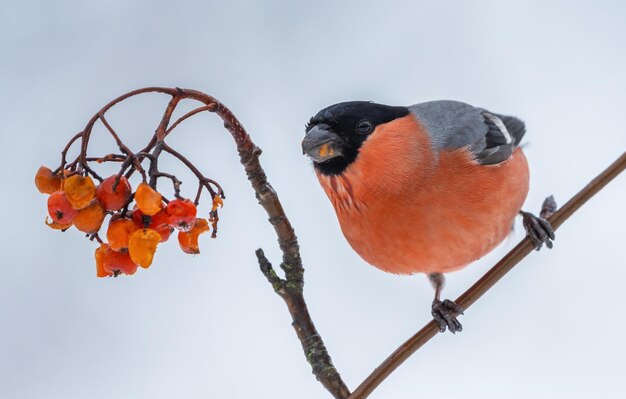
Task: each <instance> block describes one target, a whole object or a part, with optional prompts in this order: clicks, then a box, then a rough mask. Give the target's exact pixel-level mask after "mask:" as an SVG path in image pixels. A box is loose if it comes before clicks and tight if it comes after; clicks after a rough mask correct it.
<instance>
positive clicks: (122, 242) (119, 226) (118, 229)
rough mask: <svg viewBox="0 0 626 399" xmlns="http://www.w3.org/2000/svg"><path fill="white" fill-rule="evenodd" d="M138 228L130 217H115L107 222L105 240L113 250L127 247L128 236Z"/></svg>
mask: <svg viewBox="0 0 626 399" xmlns="http://www.w3.org/2000/svg"><path fill="white" fill-rule="evenodd" d="M137 229H139V227H137V225H135V222H133V221H132V220H131V219H117V220H114V221H112V222H111V223H109V228H108V229H107V241H108V242H109V245H110V246H111V249H112V250H114V251H121V250H124V249H127V248H128V238H129V237H130V235H131V234H132V233H134V232H135V230H137Z"/></svg>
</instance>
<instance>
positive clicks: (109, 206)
mask: <svg viewBox="0 0 626 399" xmlns="http://www.w3.org/2000/svg"><path fill="white" fill-rule="evenodd" d="M116 180H117V175H113V176H109V177H107V178H106V179H104V180H103V181H102V183H100V185H98V187H97V188H96V198H97V199H98V201H100V203H101V204H102V206H103V207H104V208H105V209H106V210H107V211H119V210H120V209H122V208H123V207H124V205H126V202H128V199H129V198H130V195H131V193H132V190H131V188H130V183H129V182H128V179H126V177H124V176H121V177H120V180H119V183H118V184H117V187H115V190H113V186H115V181H116Z"/></svg>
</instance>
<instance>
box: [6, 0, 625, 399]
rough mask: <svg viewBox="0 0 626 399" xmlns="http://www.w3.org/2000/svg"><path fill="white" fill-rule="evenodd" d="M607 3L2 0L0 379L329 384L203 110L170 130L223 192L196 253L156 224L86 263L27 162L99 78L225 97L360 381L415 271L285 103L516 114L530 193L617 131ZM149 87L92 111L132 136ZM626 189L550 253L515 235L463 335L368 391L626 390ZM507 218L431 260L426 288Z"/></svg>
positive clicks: (98, 88)
mask: <svg viewBox="0 0 626 399" xmlns="http://www.w3.org/2000/svg"><path fill="white" fill-rule="evenodd" d="M131 3H132V4H131ZM432 3H438V4H436V5H435V4H432ZM625 19H626V9H625V7H624V6H623V3H622V2H618V1H613V2H579V1H555V2H545V1H524V2H521V1H520V2H504V1H481V2H476V1H474V2H462V1H452V2H411V1H407V2H395V3H394V2H390V1H385V2H380V3H375V2H368V1H353V2H349V3H348V2H341V3H339V2H334V1H311V2H307V3H301V2H293V1H271V2H252V1H251V2H235V1H229V2H225V1H222V2H205V1H197V2H166V1H158V2H156V1H154V2H150V1H135V2H129V1H101V2H100V1H98V2H96V1H92V2H79V1H75V2H70V1H15V2H11V1H7V0H4V1H3V2H2V5H1V6H0V52H1V55H0V88H1V94H0V110H2V111H1V113H2V125H1V127H0V129H1V136H0V140H1V146H2V149H3V151H2V155H1V157H0V159H1V160H0V162H1V169H2V172H3V176H4V177H3V179H4V181H3V183H2V187H3V188H2V196H1V199H0V209H2V218H3V223H2V226H3V227H2V229H1V232H0V234H1V244H0V245H1V247H0V248H1V254H2V256H1V258H0V259H1V261H0V268H1V270H0V272H1V277H0V397H2V398H10V399H13V398H250V397H272V398H294V397H298V398H324V397H329V396H328V394H327V393H326V392H325V391H324V390H323V388H322V387H321V385H320V384H319V383H317V382H316V381H315V379H314V377H313V376H312V375H311V373H310V370H309V365H308V364H307V363H306V362H305V360H304V357H303V354H302V352H301V349H300V343H299V342H298V341H297V340H296V338H295V336H294V333H293V331H292V328H291V326H290V325H289V324H290V320H289V316H288V313H287V312H286V310H285V306H284V304H283V303H282V302H281V300H280V299H279V298H278V297H277V296H276V295H275V294H274V293H273V292H272V290H271V288H270V287H269V285H268V284H267V282H266V281H265V279H264V278H263V277H262V275H261V274H260V273H259V271H258V270H257V265H256V262H255V258H254V250H255V249H256V248H258V247H263V248H265V250H266V251H267V253H268V255H269V256H270V258H271V259H272V260H273V261H274V262H276V263H277V262H278V259H279V252H278V250H277V248H276V242H275V238H274V235H273V233H272V231H271V228H270V226H269V224H268V223H266V216H265V215H264V213H263V211H262V209H261V208H259V207H258V205H257V204H256V201H255V199H254V197H253V195H252V191H251V189H250V187H249V186H248V182H247V181H246V180H245V178H244V175H243V173H242V168H241V167H240V165H239V164H238V161H237V157H236V153H235V151H234V147H233V145H232V142H231V139H230V137H228V135H227V134H226V133H225V132H224V131H222V130H220V129H219V123H218V122H217V121H216V120H215V119H211V118H210V117H209V116H205V115H203V116H201V117H199V118H198V119H197V120H196V121H194V122H190V123H189V124H187V125H185V127H184V129H182V130H181V131H180V132H178V133H177V134H176V137H173V138H172V145H175V146H176V147H177V148H179V149H180V150H181V151H182V152H184V153H185V154H188V155H189V157H190V158H191V159H193V160H194V161H196V162H197V163H198V165H199V166H200V167H201V168H202V169H203V170H205V171H206V173H207V175H210V176H212V177H214V178H216V179H218V180H219V181H220V182H222V183H223V185H224V187H225V189H226V190H227V194H228V199H227V201H226V207H225V208H224V211H223V212H222V224H221V234H220V237H219V239H218V240H209V239H208V238H206V237H203V241H202V242H201V245H202V248H203V253H202V254H201V255H199V256H196V257H191V256H184V255H183V254H181V253H180V251H179V250H178V248H177V244H176V241H175V240H174V241H172V242H169V243H167V244H166V245H164V246H162V247H161V248H160V249H159V252H158V254H157V257H156V261H155V263H154V265H153V266H152V268H151V269H149V270H148V271H144V270H141V271H140V272H139V273H137V274H136V275H135V276H133V277H130V278H118V279H97V278H96V277H95V271H94V266H93V258H92V256H93V250H94V248H95V245H94V244H93V243H90V242H88V241H87V240H85V239H84V238H83V237H81V235H80V234H79V233H77V232H76V231H70V232H68V233H65V234H61V233H58V232H54V231H51V230H49V229H48V228H46V227H45V226H44V225H43V219H44V216H45V213H46V212H45V197H44V196H42V195H40V194H39V193H37V192H36V190H35V188H34V186H33V183H32V181H33V176H34V173H35V171H36V169H37V168H38V167H39V165H40V164H42V163H43V164H47V165H51V166H56V165H57V164H58V160H59V158H58V154H59V152H60V150H61V148H62V146H63V145H64V143H65V142H66V141H67V140H68V139H69V137H70V136H71V135H73V134H74V133H75V132H77V131H79V130H80V129H81V128H82V126H84V124H85V123H86V121H87V120H88V118H89V117H90V116H91V115H92V114H93V113H94V112H96V111H97V109H98V108H99V107H100V106H102V105H103V104H105V103H106V102H108V101H109V100H110V99H112V98H114V97H115V96H117V95H119V94H121V93H123V92H126V91H129V90H131V89H135V88H139V87H142V86H147V85H166V86H182V87H190V88H195V89H199V90H202V91H205V92H207V93H210V94H212V95H214V96H216V97H217V98H219V99H221V100H222V101H223V102H224V103H226V104H227V105H229V106H230V107H231V108H232V110H233V111H234V112H235V113H236V114H237V116H238V117H239V118H240V119H241V121H242V122H243V123H244V125H245V126H246V127H247V129H248V130H249V131H250V132H251V133H252V135H253V137H254V139H255V141H256V142H257V143H258V144H259V145H260V146H261V147H262V148H263V149H264V155H263V157H262V163H263V165H264V166H265V169H266V171H267V173H268V175H269V178H270V181H271V182H272V184H273V185H274V187H275V188H276V189H277V190H278V192H279V193H280V197H281V199H282V200H283V204H284V206H285V208H286V211H287V213H288V215H289V216H290V218H291V221H292V222H293V224H294V226H295V228H296V232H297V234H298V237H299V238H300V242H301V246H302V255H303V258H304V262H305V266H306V269H307V273H306V297H307V299H308V303H309V305H310V309H311V312H312V314H313V316H314V319H315V322H316V323H317V326H318V328H319V330H320V332H321V333H322V335H323V337H324V338H325V340H326V343H327V344H328V347H329V348H330V351H331V354H332V356H333V360H334V362H335V364H336V366H337V367H338V368H339V370H340V371H341V373H342V375H343V376H344V378H345V381H346V382H347V383H348V385H349V386H350V387H351V388H354V387H355V386H356V385H357V384H358V383H359V382H360V381H361V380H362V379H363V378H364V377H365V376H366V375H367V374H368V373H369V372H370V371H371V370H372V369H373V368H374V367H375V366H376V365H378V363H379V362H380V361H382V360H383V359H384V358H385V357H386V356H387V355H388V354H389V353H390V352H391V351H392V350H393V349H394V348H396V347H397V346H398V345H399V344H400V343H401V342H403V341H404V340H405V339H406V338H408V337H409V336H410V335H411V334H413V333H414V332H415V331H416V330H417V329H418V328H420V327H421V326H422V325H423V324H424V323H425V322H426V321H428V319H429V305H430V301H431V296H432V290H431V288H430V286H429V285H428V284H427V282H426V281H425V279H424V278H423V277H420V276H418V277H413V278H408V277H398V276H393V275H388V274H384V273H382V272H380V271H378V270H376V269H374V268H372V267H370V266H367V265H366V264H365V263H364V262H363V261H362V260H361V259H359V258H358V257H357V256H356V255H355V254H354V253H353V252H352V250H351V249H350V248H349V246H348V245H347V244H346V242H345V240H344V239H343V237H342V235H341V233H340V231H339V228H338V225H337V222H336V219H335V215H334V212H333V210H332V208H331V206H330V203H329V202H328V201H327V199H326V198H325V196H324V194H323V192H322V190H321V189H320V187H319V186H318V183H317V181H316V179H315V177H314V175H313V172H312V170H311V167H310V165H309V162H308V161H307V160H306V159H305V158H304V157H302V156H301V153H300V146H299V143H300V140H301V137H302V134H303V125H304V123H305V122H306V121H307V119H308V118H309V117H310V116H311V115H312V114H313V113H315V112H316V111H317V110H319V109H320V108H322V107H323V106H326V105H329V104H331V103H334V102H338V101H344V100H352V99H363V100H375V101H379V102H383V103H391V104H411V103H415V102H420V101H426V100H433V99H458V100H463V101H467V102H470V103H472V104H476V105H480V106H484V107H487V108H489V109H492V110H494V111H496V112H502V113H510V114H514V115H518V116H520V117H521V118H522V119H524V120H525V121H526V122H527V126H528V134H527V139H526V141H528V142H530V145H529V146H528V148H527V156H528V158H529V161H530V165H531V172H532V182H531V191H530V194H529V198H528V201H527V207H528V208H529V209H532V210H536V209H537V208H538V206H539V205H540V203H541V200H542V199H543V198H544V196H546V195H547V194H551V193H552V194H554V195H555V196H556V198H557V200H558V201H559V202H560V203H562V202H563V201H564V200H566V199H567V198H569V197H570V196H571V195H572V194H574V193H575V192H576V191H577V190H578V189H579V188H581V187H582V186H583V185H584V184H586V183H587V182H588V181H589V180H590V179H591V178H592V177H593V176H595V175H596V174H597V173H598V172H600V171H601V170H602V169H603V168H604V167H605V166H607V165H608V164H609V163H610V162H612V161H613V160H614V159H615V158H616V157H617V156H619V154H621V153H622V152H623V151H624V149H625V148H626V128H625V127H624V114H625V107H626V40H625V38H626V24H625V23H624V21H625ZM163 100H164V98H160V97H156V96H148V97H146V98H143V99H140V100H137V101H133V102H131V103H129V104H128V105H127V106H126V107H124V108H120V109H117V110H116V111H115V113H113V114H111V122H112V123H114V124H115V126H116V127H118V128H119V129H120V132H122V134H124V135H125V137H129V139H128V140H129V143H131V144H132V145H133V146H135V148H136V147H138V146H139V145H141V144H142V143H144V142H145V140H147V138H148V137H149V135H150V134H151V132H152V131H153V130H154V128H155V127H156V124H157V122H158V119H159V118H160V113H161V111H162V106H163V105H164V102H163ZM133 113H135V114H134V115H133ZM103 143H108V144H107V145H108V147H106V148H107V149H112V148H113V147H112V146H110V140H108V139H107V138H106V137H105V136H104V135H103V134H101V133H97V134H95V138H94V146H96V147H98V146H99V147H98V148H101V149H102V151H101V152H102V153H104V152H105V150H104V148H105V146H104V144H103ZM164 166H167V167H169V168H171V169H170V170H175V171H180V170H182V168H181V167H180V166H179V165H177V164H175V163H174V162H171V163H166V164H164ZM181 175H182V177H185V175H184V174H182V173H181ZM183 180H185V179H183ZM186 180H187V181H190V180H191V179H190V178H188V177H187V179H186ZM187 190H189V191H188V192H194V190H195V188H191V187H189V186H188V188H187ZM189 195H191V194H189ZM625 200H626V179H625V177H624V176H621V177H620V178H619V179H618V180H617V181H615V182H614V183H613V184H611V185H610V186H609V187H608V188H607V189H606V190H604V191H603V192H602V193H601V194H600V195H598V196H597V197H596V198H594V199H593V200H592V201H591V203H589V204H588V205H587V206H585V207H584V208H583V209H582V210H581V211H580V212H579V213H578V214H576V215H575V216H574V217H573V218H572V219H571V220H570V221H568V222H567V224H566V225H564V226H563V228H562V230H560V231H559V232H558V234H557V236H558V240H557V243H556V245H555V248H554V250H552V251H542V252H541V253H539V254H532V255H531V256H529V257H528V258H527V259H525V261H524V262H523V264H522V265H520V266H519V267H518V268H517V269H515V270H514V271H513V272H512V273H511V274H510V275H509V276H507V277H506V278H505V279H504V280H503V281H502V282H501V283H500V284H498V285H497V286H496V287H495V288H494V289H493V290H491V291H490V292H489V293H488V294H487V295H486V296H485V297H484V298H483V299H482V300H481V301H480V302H478V303H477V305H476V306H475V307H473V308H471V309H470V310H469V311H468V312H467V313H466V315H465V316H464V317H463V318H462V322H463V324H464V327H465V331H463V333H462V334H458V335H456V336H452V335H451V334H450V335H449V334H446V335H442V336H438V337H436V339H434V340H433V341H431V342H430V343H428V344H427V345H426V346H425V347H424V348H423V349H422V350H421V351H420V352H418V353H417V355H416V356H414V357H412V358H411V359H410V360H409V361H407V362H406V363H405V364H404V365H403V366H402V367H401V368H400V369H399V370H398V371H397V372H396V373H395V374H393V375H392V376H391V377H390V378H389V379H388V380H387V381H386V382H385V383H384V384H383V385H382V386H381V387H380V389H379V390H377V391H376V392H375V394H374V395H373V396H372V397H373V398H415V397H437V398H461V397H462V398H528V397H534V398H588V397H605V398H618V397H619V398H621V397H624V395H626V379H624V365H623V364H624V363H623V359H624V356H626V343H625V342H624V330H625V329H626V322H625V321H624V317H623V310H624V299H623V287H624V281H625V279H626V261H625V260H624V236H625V235H624V223H625V222H626V217H625V211H624V206H623V204H624V203H625ZM204 211H206V209H205V210H204ZM521 236H522V234H521V233H520V231H519V229H518V232H517V235H516V236H514V237H512V238H511V240H509V242H508V243H505V244H504V245H503V246H502V247H500V248H498V249H497V250H496V251H495V252H494V253H493V254H491V255H489V256H487V257H486V258H485V259H483V260H481V261H479V262H477V263H476V264H473V265H471V266H470V267H468V268H467V269H466V270H463V271H462V272H459V273H455V274H453V275H451V276H449V284H448V287H447V289H446V291H445V294H446V295H447V296H449V297H453V298H454V297H456V296H457V295H458V294H460V293H461V292H462V291H463V290H464V289H465V288H467V287H468V286H469V285H470V284H471V283H472V282H473V281H475V280H476V279H477V278H478V277H479V276H480V275H481V274H482V273H484V272H485V271H486V270H487V268H488V267H489V266H490V265H491V264H492V263H493V262H494V261H495V260H497V259H498V258H499V257H501V256H502V255H503V254H504V253H505V251H506V249H507V248H510V247H512V245H513V244H514V243H515V242H516V241H517V240H518V239H519V238H520V237H521Z"/></svg>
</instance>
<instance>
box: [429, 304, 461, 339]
mask: <svg viewBox="0 0 626 399" xmlns="http://www.w3.org/2000/svg"><path fill="white" fill-rule="evenodd" d="M431 313H432V315H433V318H434V319H435V321H436V322H437V324H438V325H439V331H440V332H445V331H446V328H448V330H450V332H451V333H452V334H455V333H456V332H461V331H463V326H462V325H461V323H459V321H458V320H457V319H456V316H458V315H462V314H463V308H461V307H460V306H459V305H457V304H456V303H454V302H452V301H451V300H449V299H445V300H443V301H440V300H439V299H435V300H434V301H433V306H432V311H431Z"/></svg>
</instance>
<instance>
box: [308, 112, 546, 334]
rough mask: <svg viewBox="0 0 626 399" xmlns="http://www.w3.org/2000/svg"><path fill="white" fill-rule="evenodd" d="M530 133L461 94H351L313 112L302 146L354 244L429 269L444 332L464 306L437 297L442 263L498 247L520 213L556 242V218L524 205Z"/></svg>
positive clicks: (406, 268) (379, 260) (529, 226)
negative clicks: (357, 97) (414, 98)
mask: <svg viewBox="0 0 626 399" xmlns="http://www.w3.org/2000/svg"><path fill="white" fill-rule="evenodd" d="M524 133H525V126H524V123H523V122H522V121H521V120H519V119H517V118H514V117H511V116H505V115H499V114H496V113H493V112H490V111H487V110H485V109H483V108H478V107H474V106H472V105H469V104H466V103H463V102H458V101H447V100H446V101H431V102H426V103H421V104H416V105H412V106H408V107H405V106H389V105H382V104H376V103H373V102H366V101H351V102H343V103H339V104H335V105H331V106H330V107H327V108H324V109H323V110H321V111H320V112H318V113H317V114H316V115H315V116H313V117H312V118H311V120H310V121H309V123H308V124H307V125H306V134H305V136H304V140H303V141H302V150H303V152H304V154H306V155H308V156H309V157H310V158H311V159H312V161H313V166H314V169H315V173H316V175H317V178H318V180H319V182H320V184H321V185H322V188H323V189H324V191H325V192H326V195H327V196H328V198H329V199H330V201H331V203H332V205H333V207H334V209H335V212H336V214H337V218H338V219H339V224H340V226H341V230H342V232H343V234H344V236H345V237H346V239H347V241H348V243H349V244H350V246H351V247H352V248H353V249H354V250H355V251H356V252H357V253H358V254H359V255H360V256H361V257H362V258H363V259H364V260H365V261H366V262H368V263H370V264H372V265H373V266H375V267H377V268H379V269H381V270H383V271H386V272H389V273H395V274H406V275H411V274H416V273H425V274H426V275H428V277H429V279H430V281H431V283H432V285H433V287H434V289H435V298H434V300H433V303H432V307H431V311H432V315H433V318H434V319H435V321H436V322H437V323H438V325H439V329H440V331H441V332H444V331H445V330H446V327H447V328H448V329H449V330H450V331H451V332H453V333H454V332H457V331H461V330H462V326H461V324H460V323H459V321H458V320H457V318H456V317H457V316H458V315H459V314H462V313H463V309H461V308H460V307H459V306H458V305H456V304H455V303H454V302H453V301H450V300H447V299H446V300H443V301H442V300H441V299H440V294H441V290H442V288H443V285H444V281H445V280H444V276H443V273H447V272H452V271H455V270H458V269H461V268H463V267H464V266H466V265H467V264H469V263H471V262H473V261H475V260H477V259H479V258H481V257H482V256H483V255H485V254H487V253H488V252H489V251H491V250H492V249H493V248H494V247H495V246H497V245H498V244H499V243H500V242H502V241H503V240H504V238H505V237H507V235H508V234H509V233H510V232H511V230H512V226H513V223H514V219H515V217H516V216H517V215H521V216H522V217H523V218H524V227H525V228H526V230H527V232H528V234H529V235H530V238H531V240H532V242H533V244H534V245H535V249H537V250H538V249H539V248H541V246H542V245H543V244H544V243H545V244H546V246H548V247H550V248H551V247H552V242H551V240H553V239H554V231H553V229H552V228H551V226H550V224H549V223H548V222H547V221H546V220H545V219H544V218H541V217H537V216H534V215H532V214H531V213H528V212H523V211H521V208H522V205H523V203H524V200H525V199H526V194H527V193H528V180H529V172H528V164H527V161H526V157H525V156H524V153H523V152H522V149H521V148H520V147H519V144H520V140H521V139H522V137H523V136H524Z"/></svg>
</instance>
